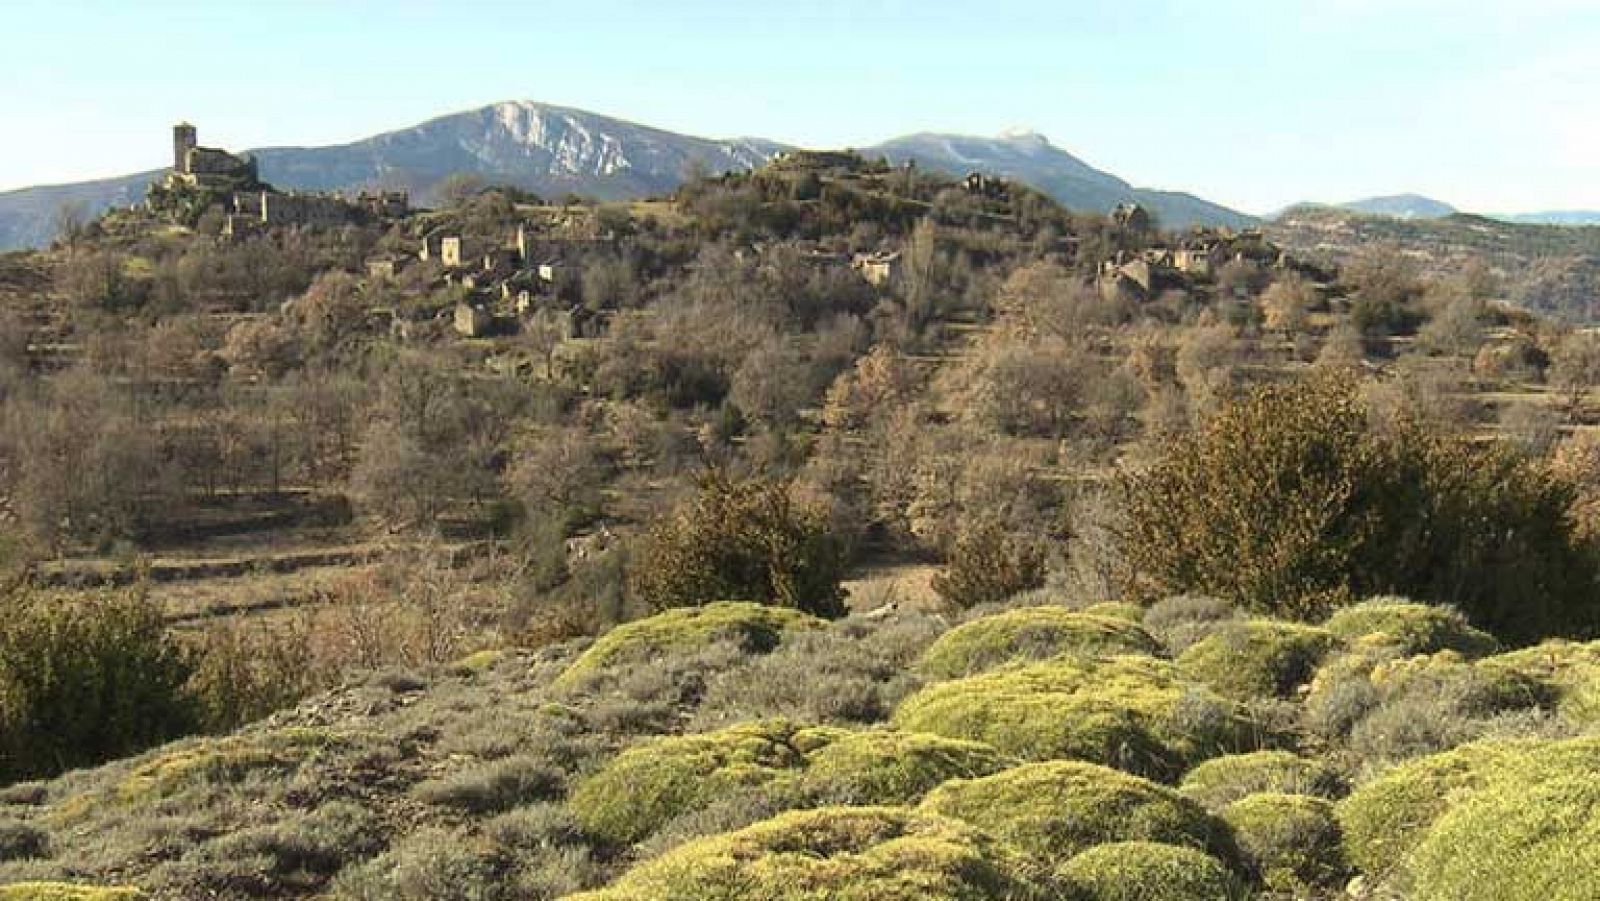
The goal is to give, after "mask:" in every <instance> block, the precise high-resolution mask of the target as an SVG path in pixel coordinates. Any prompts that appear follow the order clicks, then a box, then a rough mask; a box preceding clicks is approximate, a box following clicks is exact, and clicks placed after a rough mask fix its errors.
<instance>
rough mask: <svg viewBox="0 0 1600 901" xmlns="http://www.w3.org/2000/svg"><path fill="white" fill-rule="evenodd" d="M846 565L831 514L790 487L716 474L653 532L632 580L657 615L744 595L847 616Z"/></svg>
mask: <svg viewBox="0 0 1600 901" xmlns="http://www.w3.org/2000/svg"><path fill="white" fill-rule="evenodd" d="M845 563H846V559H845V547H844V544H843V542H842V541H841V540H840V539H839V538H838V537H837V535H836V534H835V533H834V531H833V529H832V528H831V527H830V524H829V520H828V514H827V512H826V511H825V510H822V509H819V508H815V507H811V506H806V505H804V504H800V503H797V502H796V501H794V500H793V499H792V498H791V496H790V491H789V486H788V485H787V484H784V483H780V482H770V481H766V480H763V479H746V480H743V481H734V480H731V479H729V478H727V477H726V476H724V475H722V474H720V473H717V472H712V473H711V474H710V475H708V476H706V478H705V479H704V480H703V481H702V483H701V486H700V493H699V495H698V496H697V497H696V498H695V500H694V501H693V502H692V503H690V504H688V505H686V506H685V507H683V508H681V509H679V510H678V511H677V512H676V513H674V514H673V515H672V516H670V517H668V518H666V519H664V520H662V521H660V522H657V523H656V524H655V525H654V526H653V527H651V529H650V531H649V533H648V534H647V535H646V536H645V539H644V543H643V545H642V547H641V549H640V552H639V556H638V558H637V559H636V560H635V561H634V563H633V566H632V568H631V570H630V580H631V585H632V588H633V591H634V593H635V594H636V595H637V596H638V597H640V598H642V599H643V600H644V602H645V603H646V604H648V605H649V606H650V607H651V608H652V609H655V610H665V609H669V608H672V607H696V606H700V605H702V604H709V603H713V602H715V601H719V600H723V599H726V598H742V599H745V600H751V601H760V602H762V603H768V604H775V605H778V606H781V607H791V608H794V609H796V610H802V611H804V612H806V613H812V614H815V615H817V616H823V617H829V618H833V617H839V616H843V615H844V614H845V606H844V591H843V590H842V589H841V588H840V587H839V583H840V581H841V580H842V579H843V578H844V567H845Z"/></svg>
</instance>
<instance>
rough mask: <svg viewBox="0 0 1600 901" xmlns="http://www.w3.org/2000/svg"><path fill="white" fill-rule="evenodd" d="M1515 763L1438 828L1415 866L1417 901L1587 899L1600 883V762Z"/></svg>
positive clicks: (1427, 839) (1414, 857)
mask: <svg viewBox="0 0 1600 901" xmlns="http://www.w3.org/2000/svg"><path fill="white" fill-rule="evenodd" d="M1588 763H1589V765H1588V766H1587V767H1582V768H1574V769H1570V770H1567V769H1565V768H1561V767H1556V768H1554V769H1555V771H1554V772H1552V771H1551V769H1552V768H1549V767H1535V768H1534V772H1527V771H1523V770H1521V769H1520V768H1519V767H1517V766H1515V765H1513V766H1512V767H1510V768H1509V771H1508V772H1506V773H1505V774H1504V775H1501V776H1499V777H1498V778H1491V779H1490V780H1489V782H1488V783H1487V784H1485V785H1484V786H1482V787H1481V788H1479V789H1478V790H1476V791H1474V792H1472V793H1471V795H1470V796H1469V797H1467V798H1465V799H1464V800H1462V801H1461V802H1460V803H1458V804H1456V805H1454V806H1453V807H1452V808H1451V809H1450V810H1449V811H1447V812H1446V813H1444V814H1443V815H1442V816H1440V817H1439V819H1438V820H1437V821H1436V822H1435V823H1434V825H1433V828H1432V829H1430V830H1428V833H1427V836H1426V837H1425V838H1423V840H1422V841H1421V843H1420V844H1418V846H1417V848H1416V850H1415V852H1414V853H1413V855H1412V859H1411V861H1410V866H1409V870H1410V878H1411V883H1412V885H1413V889H1412V897H1414V898H1415V899H1416V901H1499V899H1504V898H1530V899H1534V898H1537V899H1541V901H1586V899H1592V898H1594V897H1595V892H1596V888H1597V886H1600V766H1596V764H1597V763H1600V759H1591V760H1590V761H1588Z"/></svg>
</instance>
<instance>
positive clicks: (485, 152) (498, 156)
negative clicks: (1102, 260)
mask: <svg viewBox="0 0 1600 901" xmlns="http://www.w3.org/2000/svg"><path fill="white" fill-rule="evenodd" d="M199 124H200V126H201V139H202V142H205V143H211V144H214V145H222V146H227V139H226V136H225V135H208V134H206V132H205V128H204V123H199ZM150 140H151V142H152V144H164V142H165V141H166V137H165V136H164V135H160V134H153V135H151V136H150ZM785 149H787V148H786V146H785V145H783V144H780V143H778V142H775V141H768V140H765V139H762V138H736V139H727V140H713V139H708V138H698V137H693V136H690V135H682V134H676V133H674V132H669V131H663V130H661V129H656V128H650V127H648V126H644V125H639V124H636V123H633V122H627V121H624V120H622V119H616V118H612V117H610V116H603V115H599V114H597V113H590V112H585V111H583V110H578V109H571V108H567V107H561V106H553V105H550V104H544V103H535V102H532V101H526V100H517V101H508V102H505V103H496V104H492V105H490V106H486V107H483V108H481V109H475V110H468V111H466V112H460V113H453V114H450V115H446V116H440V117H438V118H435V119H430V120H428V121H426V122H423V123H421V124H419V125H415V126H412V127H410V128H403V129H400V130H397V131H391V132H386V133H383V134H379V135H375V136H373V137H370V138H366V139H363V140H360V141H354V142H351V143H348V144H341V145H337V146H329V147H269V148H265V149H260V150H255V151H251V153H253V154H254V155H255V156H256V158H257V159H258V160H259V161H260V164H261V175H262V177H263V178H264V179H266V180H267V181H269V182H272V183H273V184H274V185H277V186H278V187H280V188H285V189H300V190H323V191H327V190H345V191H355V190H360V189H364V188H391V189H404V190H408V191H410V192H411V193H412V195H413V199H414V200H416V201H417V202H419V203H427V202H429V201H430V200H431V195H432V192H433V191H434V189H435V188H436V187H437V186H438V185H439V183H440V182H441V181H442V180H444V179H445V178H447V177H448V176H450V175H453V174H455V173H458V172H472V173H475V174H477V175H480V176H482V177H483V178H484V179H485V180H487V181H491V182H501V183H508V184H513V185H517V186H518V187H522V188H525V189H527V190H530V191H533V192H535V193H538V194H542V195H545V196H549V197H559V196H561V195H564V194H568V193H575V194H580V195H587V196H592V197H598V198H601V199H604V200H614V199H624V198H631V197H640V196H646V195H651V194H661V193H665V192H669V191H671V190H673V189H674V188H676V187H677V186H678V185H679V184H681V183H682V182H683V179H684V178H685V177H686V174H687V173H688V172H689V171H691V169H693V168H695V167H699V168H702V169H703V170H705V171H709V172H722V171H730V170H743V169H750V168H753V167H756V166H760V165H762V164H763V163H765V162H767V161H768V160H770V159H771V158H772V157H773V156H774V155H775V154H777V153H778V152H780V151H782V150H785ZM863 152H864V153H866V154H868V155H871V156H878V155H883V156H888V157H890V158H891V159H893V160H895V161H897V162H898V161H901V160H904V159H909V158H916V159H917V160H918V161H919V162H921V163H923V164H924V165H927V166H929V167H930V168H934V169H939V170H944V171H949V172H952V173H954V174H958V175H959V174H964V173H966V172H968V171H972V170H981V171H984V172H988V173H990V174H995V175H1001V176H1004V177H1007V178H1013V179H1017V180H1020V181H1024V182H1027V183H1029V184H1032V185H1034V186H1035V187H1037V188H1039V189H1040V190H1043V191H1045V192H1047V193H1049V194H1051V195H1052V196H1054V197H1055V198H1056V199H1058V200H1059V201H1061V202H1062V203H1064V204H1066V205H1067V206H1069V207H1072V208H1074V209H1080V210H1091V211H1096V212H1103V211H1105V210H1109V209H1110V208H1111V207H1112V206H1114V205H1116V204H1118V203H1121V202H1124V201H1137V202H1139V203H1143V204H1145V205H1146V206H1147V207H1149V208H1150V209H1152V210H1154V211H1155V212H1156V214H1157V215H1158V216H1159V217H1160V219H1161V221H1162V223H1163V224H1164V225H1166V226H1168V227H1175V228H1182V227H1186V226H1188V225H1193V224H1209V225H1233V226H1240V225H1245V224H1249V223H1251V222H1254V221H1255V220H1254V219H1252V218H1251V217H1249V216H1245V215H1244V214H1242V213H1238V212H1236V211H1234V210H1230V209H1227V208H1226V207H1222V206H1218V205H1217V204H1213V203H1209V202H1207V201H1205V200H1202V199H1200V198H1198V197H1194V196H1192V195H1189V194H1183V193H1177V192H1163V191H1146V190H1141V189H1136V188H1133V187H1131V186H1130V185H1128V183H1127V182H1124V181H1122V180H1121V179H1119V178H1117V177H1115V176H1113V175H1109V174H1107V173H1105V172H1101V171H1099V170H1097V169H1094V168H1093V167H1091V166H1089V165H1087V164H1085V163H1083V162H1082V161H1081V160H1078V159H1077V158H1075V157H1073V156H1072V155H1071V154H1069V153H1066V152H1065V151H1062V150H1059V149H1057V148H1056V147H1055V146H1053V145H1052V144H1051V143H1050V142H1049V141H1048V140H1047V139H1045V138H1044V137H1043V136H1041V135H1038V134H1036V133H1034V132H1031V131H1012V132H1008V133H1007V134H1005V135H1003V136H1001V137H998V138H977V137H966V136H959V135H912V136H908V137H904V138H897V139H895V140H892V141H889V142H886V143H884V144H881V145H879V146H877V147H873V148H866V149H865V150H864V151H863ZM160 175H161V171H160V170H155V171H150V172H139V173H135V174H133V175H127V176H121V177H118V178H110V179H102V180H98V181H89V182H81V183H77V184H68V185H50V186H40V187H31V188H23V189H20V190H15V191H9V192H5V193H0V250H5V249H14V248H19V247H36V246H41V245H43V244H46V243H48V242H49V241H50V239H51V238H52V237H53V230H54V227H55V222H54V220H55V216H56V212H57V210H59V209H60V208H61V207H62V205H63V204H66V203H73V204H79V205H81V206H82V207H83V209H84V211H85V212H87V213H89V214H92V215H98V214H99V213H100V212H102V211H104V210H105V209H107V208H109V207H111V206H116V205H127V204H131V203H136V202H138V201H139V200H140V199H141V198H142V197H143V196H144V189H145V186H146V185H147V184H148V183H149V182H150V181H152V180H153V179H155V178H158V177H159V176H160Z"/></svg>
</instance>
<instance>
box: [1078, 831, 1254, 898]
mask: <svg viewBox="0 0 1600 901" xmlns="http://www.w3.org/2000/svg"><path fill="white" fill-rule="evenodd" d="M1057 874H1058V878H1059V879H1060V881H1061V882H1062V883H1064V884H1065V886H1066V892H1065V897H1067V898H1071V899H1073V901H1242V899H1244V898H1247V897H1249V893H1248V892H1247V891H1246V889H1245V886H1244V884H1243V883H1242V882H1240V880H1239V879H1238V877H1236V876H1234V874H1233V873H1230V872H1229V871H1228V868H1227V867H1225V866H1223V865H1222V863H1221V862H1219V861H1218V860H1217V859H1216V858H1214V857H1209V856H1207V855H1206V854H1204V853H1203V852H1200V851H1196V850H1195V849H1193V848H1180V847H1177V846H1175V845H1163V844H1159V843H1156V842H1120V843H1117V844H1110V845H1100V846H1099V847H1096V848H1090V849H1089V850H1087V851H1085V852H1083V853H1082V854H1079V855H1078V856H1077V857H1074V858H1072V859H1071V860H1069V861H1067V863H1066V864H1065V865H1064V866H1062V867H1061V868H1060V870H1058V871H1057Z"/></svg>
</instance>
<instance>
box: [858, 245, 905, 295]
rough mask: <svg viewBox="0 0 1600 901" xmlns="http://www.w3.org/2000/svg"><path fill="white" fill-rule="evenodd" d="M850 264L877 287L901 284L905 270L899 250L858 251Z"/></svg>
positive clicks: (890, 286)
mask: <svg viewBox="0 0 1600 901" xmlns="http://www.w3.org/2000/svg"><path fill="white" fill-rule="evenodd" d="M850 265H851V268H853V269H855V271H856V272H858V273H860V274H861V277H862V278H864V279H866V280H867V283H868V284H870V285H872V286H873V287H876V288H893V287H895V286H897V285H899V284H900V279H901V277H902V275H903V270H904V266H903V265H902V262H901V256H900V252H899V251H879V252H877V253H858V254H856V255H855V258H854V259H853V260H851V262H850Z"/></svg>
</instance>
